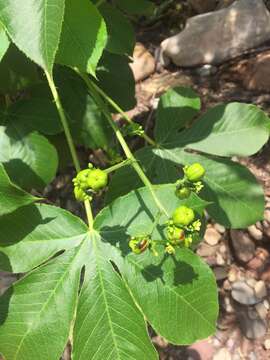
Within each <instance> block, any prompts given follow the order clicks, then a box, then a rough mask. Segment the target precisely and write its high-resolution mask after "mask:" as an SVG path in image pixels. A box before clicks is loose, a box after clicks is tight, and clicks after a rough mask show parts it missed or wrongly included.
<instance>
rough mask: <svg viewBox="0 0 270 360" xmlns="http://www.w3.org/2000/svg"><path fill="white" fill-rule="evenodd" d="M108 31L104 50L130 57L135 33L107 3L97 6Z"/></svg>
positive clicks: (124, 19)
mask: <svg viewBox="0 0 270 360" xmlns="http://www.w3.org/2000/svg"><path fill="white" fill-rule="evenodd" d="M98 9H99V11H100V12H101V15H102V16H103V18H104V20H105V22H106V25H107V31H108V42H107V46H106V49H107V50H108V51H110V52H112V53H115V54H120V55H122V54H128V55H132V53H133V49H134V46H135V33H134V29H133V27H132V25H131V24H130V22H129V20H128V19H127V18H126V17H125V16H124V15H123V14H122V13H121V12H120V11H118V10H117V9H116V8H115V7H113V6H112V5H110V4H109V3H107V2H106V3H103V4H102V5H100V6H99V8H98Z"/></svg>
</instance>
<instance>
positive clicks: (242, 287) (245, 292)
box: [232, 280, 261, 305]
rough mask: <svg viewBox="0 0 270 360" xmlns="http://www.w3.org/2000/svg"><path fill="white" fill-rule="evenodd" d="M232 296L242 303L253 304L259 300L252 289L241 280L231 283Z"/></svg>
mask: <svg viewBox="0 0 270 360" xmlns="http://www.w3.org/2000/svg"><path fill="white" fill-rule="evenodd" d="M232 297H233V299H234V300H236V301H237V302H239V303H240V304H243V305H255V304H257V303H259V302H260V301H261V300H260V299H259V298H258V297H257V296H256V294H255V291H254V289H253V288H252V287H251V286H249V285H248V284H247V283H246V282H245V281H242V280H240V281H236V282H235V283H233V284H232Z"/></svg>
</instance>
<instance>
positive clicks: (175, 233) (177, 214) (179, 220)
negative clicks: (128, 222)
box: [129, 163, 205, 255]
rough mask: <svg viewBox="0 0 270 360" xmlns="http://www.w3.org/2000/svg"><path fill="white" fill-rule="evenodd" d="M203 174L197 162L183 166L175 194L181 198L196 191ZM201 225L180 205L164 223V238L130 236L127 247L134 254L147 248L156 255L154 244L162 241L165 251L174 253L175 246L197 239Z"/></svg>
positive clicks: (199, 221)
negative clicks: (182, 174)
mask: <svg viewBox="0 0 270 360" xmlns="http://www.w3.org/2000/svg"><path fill="white" fill-rule="evenodd" d="M204 174H205V169H204V167H203V166H202V165H201V164H199V163H195V164H192V165H190V166H185V167H184V177H183V179H180V180H178V181H177V182H176V195H177V196H178V197H179V198H180V199H182V200H183V199H186V198H188V197H189V196H190V194H191V192H192V191H194V192H196V193H198V192H199V191H200V190H201V189H202V187H203V184H202V182H201V179H202V178H203V176H204ZM201 225H202V224H201V220H200V219H196V216H195V213H194V211H193V209H191V208H190V207H188V206H185V205H181V206H179V207H178V208H176V209H175V210H174V212H173V214H172V218H171V219H170V220H169V221H167V222H166V223H165V224H164V226H166V240H164V241H163V240H159V241H157V240H153V239H151V236H150V235H140V236H137V237H131V238H130V241H129V247H130V248H131V250H132V252H133V253H135V254H141V253H143V252H144V251H145V250H146V249H148V248H149V249H150V250H151V251H152V252H153V253H154V255H156V254H157V252H156V251H155V245H156V244H157V243H162V244H163V245H164V247H165V252H166V253H168V254H174V252H175V248H176V247H177V246H179V247H181V246H185V247H190V245H191V244H192V243H193V242H195V241H197V240H199V236H200V229H201Z"/></svg>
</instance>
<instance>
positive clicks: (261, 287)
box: [254, 280, 267, 299]
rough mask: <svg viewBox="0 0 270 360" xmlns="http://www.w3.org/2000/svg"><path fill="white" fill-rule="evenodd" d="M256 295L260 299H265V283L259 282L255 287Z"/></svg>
mask: <svg viewBox="0 0 270 360" xmlns="http://www.w3.org/2000/svg"><path fill="white" fill-rule="evenodd" d="M254 290H255V294H256V296H257V297H258V298H259V299H263V298H264V297H266V295H267V290H266V286H265V283H264V281H262V280H260V281H257V282H256V284H255V286H254Z"/></svg>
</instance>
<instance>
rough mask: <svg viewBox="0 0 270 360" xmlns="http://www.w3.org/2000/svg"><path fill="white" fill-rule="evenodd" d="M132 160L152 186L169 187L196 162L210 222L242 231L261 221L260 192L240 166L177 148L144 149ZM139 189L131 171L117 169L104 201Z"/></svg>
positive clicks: (252, 179)
mask: <svg viewBox="0 0 270 360" xmlns="http://www.w3.org/2000/svg"><path fill="white" fill-rule="evenodd" d="M135 156H136V158H137V159H138V160H139V162H140V164H141V165H142V167H143V168H144V170H145V171H146V173H147V175H148V177H149V178H150V179H151V180H152V182H153V183H156V184H160V183H170V182H171V183H173V182H175V181H176V180H177V179H178V178H179V177H180V176H182V175H181V171H180V168H181V167H182V166H184V165H187V164H191V163H194V162H200V163H201V164H202V165H203V166H204V167H205V169H206V175H205V177H204V183H205V189H204V191H203V192H202V197H203V198H204V199H205V200H207V201H210V202H211V203H212V204H211V205H210V206H209V207H208V211H209V214H210V215H211V216H212V217H213V219H215V220H216V221H217V222H219V223H220V224H223V225H224V226H226V227H232V228H244V227H246V226H249V225H251V224H254V223H255V222H256V221H259V220H261V219H262V216H263V209H264V197H263V189H262V187H261V185H259V184H258V183H257V181H256V179H255V177H254V176H253V175H252V174H251V173H250V171H249V170H248V169H247V168H245V167H244V166H241V165H240V164H237V163H235V162H232V161H231V160H229V159H219V158H210V157H206V156H199V155H195V154H194V155H193V154H189V153H187V152H185V151H183V150H182V149H178V148H175V149H165V148H162V149H153V148H150V147H148V148H147V147H146V148H144V149H141V150H139V151H138V152H137V153H135ZM140 186H142V183H141V181H140V179H139V178H138V175H137V174H136V173H135V172H134V170H133V169H132V168H131V167H125V168H123V169H120V170H119V171H117V173H116V174H115V175H114V176H113V178H112V180H111V182H110V185H109V192H108V194H107V197H106V201H107V202H110V201H112V200H113V199H115V198H117V197H118V196H121V195H124V194H126V193H128V192H129V191H131V190H132V189H134V188H138V187H140Z"/></svg>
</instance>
